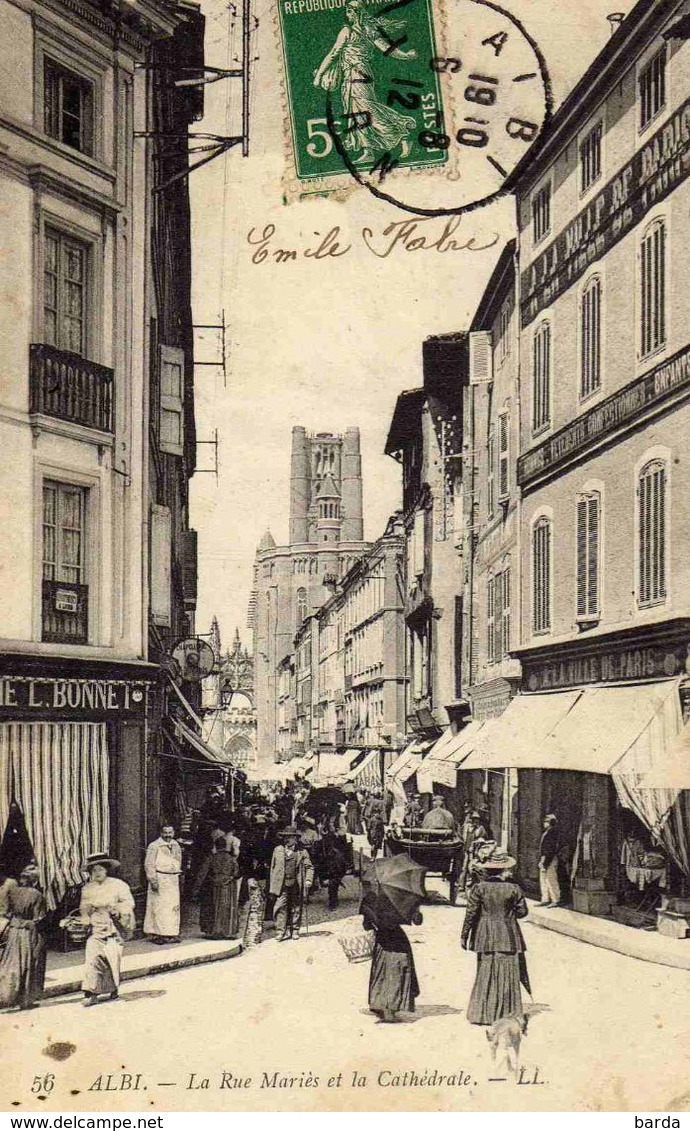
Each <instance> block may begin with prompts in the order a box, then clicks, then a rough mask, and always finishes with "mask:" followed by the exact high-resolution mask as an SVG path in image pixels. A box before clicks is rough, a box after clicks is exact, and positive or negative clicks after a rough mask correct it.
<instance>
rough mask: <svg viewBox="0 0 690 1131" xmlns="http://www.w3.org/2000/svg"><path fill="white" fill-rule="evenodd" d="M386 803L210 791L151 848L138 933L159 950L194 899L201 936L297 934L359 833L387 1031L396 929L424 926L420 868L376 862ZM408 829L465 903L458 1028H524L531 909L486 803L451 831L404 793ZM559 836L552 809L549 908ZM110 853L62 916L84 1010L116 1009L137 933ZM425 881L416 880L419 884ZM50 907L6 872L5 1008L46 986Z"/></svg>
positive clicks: (412, 987)
mask: <svg viewBox="0 0 690 1131" xmlns="http://www.w3.org/2000/svg"><path fill="white" fill-rule="evenodd" d="M392 808H393V801H392V797H391V796H390V795H387V794H384V791H383V790H381V789H373V790H354V789H350V791H349V792H346V793H343V792H342V791H340V790H339V789H337V788H335V787H325V788H323V789H320V790H319V789H316V790H313V789H311V788H310V787H309V785H307V784H306V783H305V782H297V783H291V784H290V785H289V786H288V787H285V788H281V787H274V788H273V789H272V790H270V791H262V790H261V789H259V788H258V787H256V788H254V789H253V790H251V791H249V792H248V793H247V794H246V795H245V796H244V797H243V799H242V804H240V805H239V806H233V805H231V804H228V800H227V798H226V794H225V790H224V789H223V788H222V787H221V786H212V787H210V788H209V790H208V791H207V795H206V798H205V800H204V802H203V804H202V806H201V808H200V810H199V811H198V813H197V815H196V821H195V823H194V827H193V830H192V837H191V841H189V842H187V843H186V844H184V845H183V844H182V843H181V842H180V839H178V838H177V837H176V833H175V828H174V826H173V824H172V823H171V822H170V821H167V820H164V821H163V822H161V826H160V835H159V836H158V837H157V838H156V839H154V840H153V841H152V842H151V843H150V844H149V845H148V847H147V848H146V851H145V853H144V855H143V869H144V874H145V879H146V907H145V914H144V919H143V934H144V935H145V936H146V938H148V939H149V940H150V941H151V942H153V943H155V944H158V945H169V944H175V943H178V942H180V937H181V923H182V902H183V898H185V899H187V900H190V901H191V902H198V905H199V917H198V922H199V929H200V931H201V933H202V934H203V935H204V936H205V937H207V938H210V939H237V938H241V941H242V944H243V947H244V948H251V947H254V946H257V945H258V944H259V943H260V942H261V941H262V939H263V938H264V934H265V930H266V923H267V921H269V920H271V919H272V920H273V922H274V925H275V931H276V938H277V940H278V941H279V942H286V941H288V940H290V939H296V938H299V936H300V933H301V932H302V931H303V929H304V927H305V925H306V924H307V921H308V907H309V902H310V900H311V899H312V898H313V896H314V895H315V894H316V893H317V892H319V891H320V890H322V889H323V890H324V891H325V893H326V898H327V905H328V909H329V910H330V911H334V910H336V909H337V907H338V900H339V893H340V889H341V887H342V885H343V881H344V878H345V876H346V875H347V874H348V872H350V871H352V870H353V868H354V857H353V841H352V838H353V837H355V836H358V837H361V836H363V835H366V838H367V840H368V843H369V849H370V852H369V858H368V861H367V862H366V865H367V868H368V869H369V871H368V872H367V871H364V872H363V873H362V893H363V897H362V900H361V904H360V914H361V915H362V924H363V930H364V932H365V933H366V936H367V940H368V941H367V945H368V946H369V948H370V950H369V952H370V954H371V959H372V962H371V972H370V982H369V1007H370V1009H371V1011H372V1012H373V1013H375V1014H377V1015H378V1016H379V1018H380V1019H381V1020H382V1021H386V1022H390V1021H394V1020H396V1019H397V1017H398V1014H399V1013H400V1012H406V1011H413V1010H414V1008H415V999H416V997H417V996H418V994H419V982H418V978H417V972H416V969H415V963H414V957H413V952H412V946H411V944H410V941H409V939H408V937H407V935H406V933H405V931H404V929H403V928H404V926H405V925H410V924H411V925H416V926H419V925H421V923H422V915H421V911H420V904H421V902H422V899H423V897H424V894H425V892H424V886H423V876H424V868H423V867H421V866H420V865H418V864H415V863H413V861H412V860H411V859H410V857H409V854H408V855H407V856H404V855H402V856H401V855H398V856H396V855H393V856H391V855H387V856H386V855H384V856H383V857H379V853H381V852H382V850H383V848H384V842H385V841H386V836H387V835H388V836H391V837H396V836H400V835H401V831H400V826H398V825H397V824H395V823H391V813H392ZM402 830H403V832H405V831H407V832H408V833H409V831H410V830H421V833H422V835H427V836H429V837H431V838H440V839H441V840H443V839H444V838H445V839H446V840H449V841H451V842H452V844H453V845H454V846H455V845H457V854H456V857H455V859H454V861H453V868H454V869H455V877H456V880H457V888H458V889H459V890H460V891H461V892H463V893H464V895H465V897H466V912H465V917H464V922H463V925H462V930H461V936H460V942H461V946H462V948H463V949H466V950H469V951H473V952H474V953H475V954H476V962H477V967H476V976H475V982H474V986H473V989H472V993H471V996H470V1000H469V1004H468V1010H467V1018H468V1020H469V1021H470V1022H471V1023H473V1024H477V1025H485V1026H492V1025H494V1024H495V1023H496V1022H497V1021H500V1019H502V1018H522V1017H524V1009H523V1003H522V996H521V987H523V988H526V989H527V990H528V991H529V977H528V974H527V965H526V958H525V951H526V947H525V941H524V937H523V935H522V931H521V929H520V925H519V920H520V919H523V918H525V916H526V915H527V913H528V911H527V904H526V902H525V898H524V895H523V893H522V891H521V889H520V887H519V886H518V885H517V883H516V882H515V880H514V872H515V868H516V860H515V858H514V857H512V856H510V855H508V854H507V853H506V852H505V851H504V850H502V849H501V848H500V847H499V845H498V844H497V842H496V840H495V839H494V837H493V836H492V831H491V827H490V819H489V812H488V809H487V808H486V807H483V808H474V807H473V806H472V805H471V804H467V805H466V806H465V811H464V814H463V817H462V819H461V820H460V821H459V822H456V819H455V817H454V815H453V814H452V813H451V812H450V810H449V809H448V808H446V806H445V804H444V801H443V798H441V797H440V796H439V797H434V798H433V800H432V804H431V807H430V808H429V810H428V811H427V812H426V813H425V814H423V808H422V805H421V803H420V798H419V797H417V796H413V797H411V798H410V800H409V802H408V804H407V807H406V811H405V817H404V825H403V826H402ZM557 861H558V829H557V819H556V816H555V815H554V814H549V815H548V816H547V817H546V818H545V820H544V832H543V836H542V839H541V844H540V856H539V876H540V886H541V896H542V904H546V905H548V906H555V905H558V904H559V903H560V901H561V893H560V888H559V882H558V875H557ZM119 870H120V865H119V863H118V861H117V860H115V859H114V858H113V857H112V856H110V855H109V854H107V853H99V854H95V855H92V856H90V857H89V858H88V859H87V860H85V862H84V879H85V882H84V884H83V886H82V888H81V891H80V898H79V904H78V907H75V908H74V910H73V911H72V912H71V913H70V914H69V915H67V916H66V917H65V918H64V919H63V920H62V921H61V926H62V927H64V929H65V931H66V932H67V934H68V936H69V938H70V939H71V940H72V942H73V943H78V944H83V945H84V946H85V952H84V970H83V980H82V990H83V1004H84V1005H85V1006H87V1007H89V1006H93V1005H95V1004H97V1003H98V1001H99V1000H101V999H103V998H107V999H110V1000H112V999H116V998H117V997H118V993H119V985H120V978H121V968H122V955H123V951H124V945H125V943H126V942H127V941H128V940H129V939H131V938H132V937H133V935H134V932H135V928H136V921H135V900H134V896H133V893H132V891H131V889H130V887H129V885H128V884H127V883H126V882H125V881H124V880H123V879H121V878H120V876H119ZM420 877H421V878H420ZM45 919H46V901H45V898H44V896H43V894H42V892H41V890H40V873H39V869H38V868H37V866H36V864H35V863H34V862H32V863H30V864H28V865H27V866H25V867H24V868H23V869H22V871H21V873H20V875H19V877H18V879H15V878H13V877H9V876H2V875H0V1008H7V1007H11V1006H14V1007H18V1008H20V1009H27V1008H31V1007H32V1006H34V1005H36V1004H37V1002H38V999H39V998H40V996H41V994H42V992H43V985H44V979H45V969H46V949H47V948H46V940H45V931H44V924H45Z"/></svg>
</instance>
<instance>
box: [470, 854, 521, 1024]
mask: <svg viewBox="0 0 690 1131" xmlns="http://www.w3.org/2000/svg"><path fill="white" fill-rule="evenodd" d="M474 867H475V871H476V873H477V876H478V882H477V883H476V884H475V885H474V887H473V888H472V890H471V891H470V894H469V897H468V900H467V911H466V913H465V921H464V923H463V925H462V935H461V941H462V946H463V949H464V950H473V951H474V952H475V954H476V955H477V974H476V977H475V981H474V986H473V988H472V993H471V995H470V1000H469V1004H468V1006H467V1020H468V1021H469V1022H471V1024H472V1025H493V1023H494V1021H498V1020H499V1018H501V1017H519V1016H522V1014H523V1007H522V994H521V991H520V981H521V976H522V977H523V978H525V979H526V966H525V950H526V947H525V940H524V938H523V937H522V931H521V930H520V925H519V923H518V919H524V918H525V916H526V915H527V904H526V903H525V897H524V895H523V894H522V892H521V890H520V888H519V887H518V885H517V884H516V883H513V882H512V881H511V879H510V877H511V875H512V872H513V869H514V867H515V860H514V859H513V857H512V856H507V855H505V854H503V853H496V854H494V856H493V857H492V858H490V859H489V860H486V861H484V862H483V863H481V864H480V863H476V864H475V865H474Z"/></svg>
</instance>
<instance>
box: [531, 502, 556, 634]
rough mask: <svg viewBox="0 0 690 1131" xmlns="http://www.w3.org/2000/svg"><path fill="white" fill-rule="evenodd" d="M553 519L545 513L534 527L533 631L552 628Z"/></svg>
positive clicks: (543, 630) (546, 630)
mask: <svg viewBox="0 0 690 1131" xmlns="http://www.w3.org/2000/svg"><path fill="white" fill-rule="evenodd" d="M552 540H553V535H552V529H551V520H550V519H548V518H547V517H546V516H545V515H543V516H542V517H541V518H539V519H537V521H536V522H535V524H534V526H533V528H532V631H533V632H535V633H536V632H550V630H551V585H552V579H551V546H552Z"/></svg>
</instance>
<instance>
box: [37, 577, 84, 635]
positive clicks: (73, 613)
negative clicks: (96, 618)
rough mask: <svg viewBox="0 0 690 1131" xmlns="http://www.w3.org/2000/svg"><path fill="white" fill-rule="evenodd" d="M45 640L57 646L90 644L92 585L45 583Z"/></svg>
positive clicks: (43, 627)
mask: <svg viewBox="0 0 690 1131" xmlns="http://www.w3.org/2000/svg"><path fill="white" fill-rule="evenodd" d="M41 639H42V640H45V641H47V642H48V643H53V644H87V643H88V640H89V587H88V585H76V584H75V583H73V582H71V581H45V580H44V582H43V617H42V631H41Z"/></svg>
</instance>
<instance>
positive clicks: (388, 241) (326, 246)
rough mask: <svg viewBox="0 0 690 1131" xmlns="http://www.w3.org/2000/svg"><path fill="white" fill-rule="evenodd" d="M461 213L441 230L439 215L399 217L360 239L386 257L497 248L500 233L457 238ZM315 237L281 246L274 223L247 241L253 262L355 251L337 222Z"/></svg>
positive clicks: (367, 230) (334, 255)
mask: <svg viewBox="0 0 690 1131" xmlns="http://www.w3.org/2000/svg"><path fill="white" fill-rule="evenodd" d="M462 220H463V217H462V216H450V217H449V218H448V219H447V220H445V221H444V222H443V227H442V228H441V230H440V231H439V226H440V225H439V220H438V218H437V217H433V216H432V217H423V218H422V217H420V218H419V219H417V220H396V221H394V222H393V223H392V224H387V225H386V227H385V228H383V230H382V231H380V232H374V231H373V229H372V228H362V231H361V240H362V243H363V244H364V246H365V247H366V249H367V251H369V252H370V253H371V254H372V255H375V256H376V258H377V259H387V258H388V256H389V255H391V254H392V253H393V252H394V251H436V252H441V253H442V254H443V253H444V252H447V251H486V250H487V249H488V248H490V247H495V245H496V244H497V243H498V241H499V239H500V236H499V234H498V232H492V233H491V235H490V236H488V237H487V238H486V239H485V240H481V239H479V238H478V237H477V236H476V235H475V236H469V237H468V238H467V239H462V238H458V239H456V238H455V236H456V233H457V231H458V228H459V227H460V225H461V223H462ZM314 236H315V237H316V239H315V240H314V241H311V240H310V241H309V243H303V244H302V245H301V246H300V247H281V246H279V242H280V241H279V240H278V239H276V226H275V224H266V225H265V227H264V228H262V229H258V228H251V229H250V231H249V232H248V233H247V243H248V244H249V246H250V247H253V248H254V249H255V250H254V253H253V254H252V263H256V264H260V263H266V262H267V261H271V262H275V263H294V262H296V261H297V260H298V259H340V258H342V256H343V255H347V254H348V253H349V252H350V251H351V250H352V246H353V245H352V244H351V243H344V242H343V240H342V237H341V234H340V226H339V225H337V224H336V225H335V226H334V227H333V228H330V229H329V231H327V232H326V233H325V235H322V234H321V232H314Z"/></svg>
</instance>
